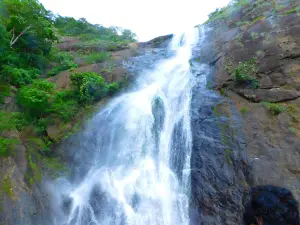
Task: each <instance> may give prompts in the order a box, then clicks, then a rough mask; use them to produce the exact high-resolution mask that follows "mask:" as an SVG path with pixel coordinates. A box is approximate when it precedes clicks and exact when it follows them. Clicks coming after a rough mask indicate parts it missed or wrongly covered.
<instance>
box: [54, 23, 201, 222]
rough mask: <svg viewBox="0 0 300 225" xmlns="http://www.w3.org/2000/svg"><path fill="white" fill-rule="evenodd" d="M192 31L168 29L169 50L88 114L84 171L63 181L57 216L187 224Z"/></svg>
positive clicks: (69, 219)
mask: <svg viewBox="0 0 300 225" xmlns="http://www.w3.org/2000/svg"><path fill="white" fill-rule="evenodd" d="M198 34H199V31H198V29H197V28H195V29H193V30H192V31H191V32H187V33H185V34H184V35H183V36H182V35H180V36H176V37H174V38H173V41H172V43H171V44H170V48H171V49H172V50H174V51H175V52H176V54H175V55H174V56H173V57H172V58H170V59H166V60H164V61H163V62H161V63H159V64H158V65H157V66H156V69H155V70H154V71H151V72H149V71H148V72H145V73H144V74H141V75H140V77H139V79H138V89H137V90H136V91H134V92H131V93H127V94H123V95H122V96H120V97H118V98H116V99H115V100H114V101H113V102H112V103H111V104H109V105H108V106H107V107H106V108H105V109H104V110H102V111H101V112H100V113H99V114H97V115H96V116H95V118H94V119H93V121H98V122H95V123H94V124H92V125H91V126H90V127H89V128H88V129H90V130H91V131H89V132H88V134H89V135H93V139H94V142H95V143H94V145H91V146H93V149H92V151H93V155H91V156H90V165H88V166H90V168H89V172H88V173H87V175H86V176H85V178H84V179H83V180H82V181H81V183H79V184H76V185H72V184H68V185H66V184H64V185H63V189H64V195H68V197H69V199H70V201H71V204H70V209H69V210H68V212H67V215H66V216H65V217H64V218H63V219H60V220H56V223H57V224H64V225H88V224H91V225H98V224H101V225H119V224H130V225H146V224H147V225H155V224H157V225H162V224H164V225H174V224H176V225H180V224H185V225H188V224H189V215H188V214H189V213H188V207H189V189H190V188H189V186H190V179H189V178H190V155H191V141H192V140H191V129H190V99H191V88H192V83H193V82H191V77H192V76H191V74H190V64H189V59H190V58H191V54H192V47H193V46H194V45H196V44H197V42H198V39H199V35H198ZM201 39H202V38H201ZM83 145H84V144H83ZM78 151H84V150H83V149H79V150H78ZM61 180H62V179H61ZM61 183H63V182H61ZM65 183H66V182H65ZM57 189H59V188H57ZM60 189H62V188H60Z"/></svg>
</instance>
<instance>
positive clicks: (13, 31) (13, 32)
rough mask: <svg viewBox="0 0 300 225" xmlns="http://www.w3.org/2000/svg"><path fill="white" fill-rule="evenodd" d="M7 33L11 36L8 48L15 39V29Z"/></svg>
mask: <svg viewBox="0 0 300 225" xmlns="http://www.w3.org/2000/svg"><path fill="white" fill-rule="evenodd" d="M9 33H12V34H13V36H12V39H11V40H10V46H11V43H12V42H13V40H14V38H15V28H13V29H12V30H11V31H10V32H9Z"/></svg>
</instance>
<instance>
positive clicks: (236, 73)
mask: <svg viewBox="0 0 300 225" xmlns="http://www.w3.org/2000/svg"><path fill="white" fill-rule="evenodd" d="M256 73H257V65H256V59H251V60H249V61H247V62H240V63H239V64H238V66H237V67H236V68H235V69H234V70H233V71H232V74H233V81H234V83H235V84H236V85H250V86H251V88H253V89H255V88H258V87H259V82H258V80H257V79H256V78H255V77H254V76H255V74H256Z"/></svg>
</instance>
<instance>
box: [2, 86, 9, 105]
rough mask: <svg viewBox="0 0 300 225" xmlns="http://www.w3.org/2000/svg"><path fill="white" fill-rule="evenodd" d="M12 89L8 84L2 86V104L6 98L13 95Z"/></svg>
mask: <svg viewBox="0 0 300 225" xmlns="http://www.w3.org/2000/svg"><path fill="white" fill-rule="evenodd" d="M10 92H11V87H10V85H7V84H0V104H3V103H4V99H5V97H9V96H10V95H11V94H10Z"/></svg>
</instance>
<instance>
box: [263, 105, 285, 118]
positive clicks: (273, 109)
mask: <svg viewBox="0 0 300 225" xmlns="http://www.w3.org/2000/svg"><path fill="white" fill-rule="evenodd" d="M261 104H262V105H263V106H264V107H265V108H267V109H268V110H269V111H270V112H271V113H272V114H273V115H278V114H280V113H282V112H285V111H286V110H287V109H286V107H284V106H283V105H281V104H279V103H270V102H262V103H261Z"/></svg>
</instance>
